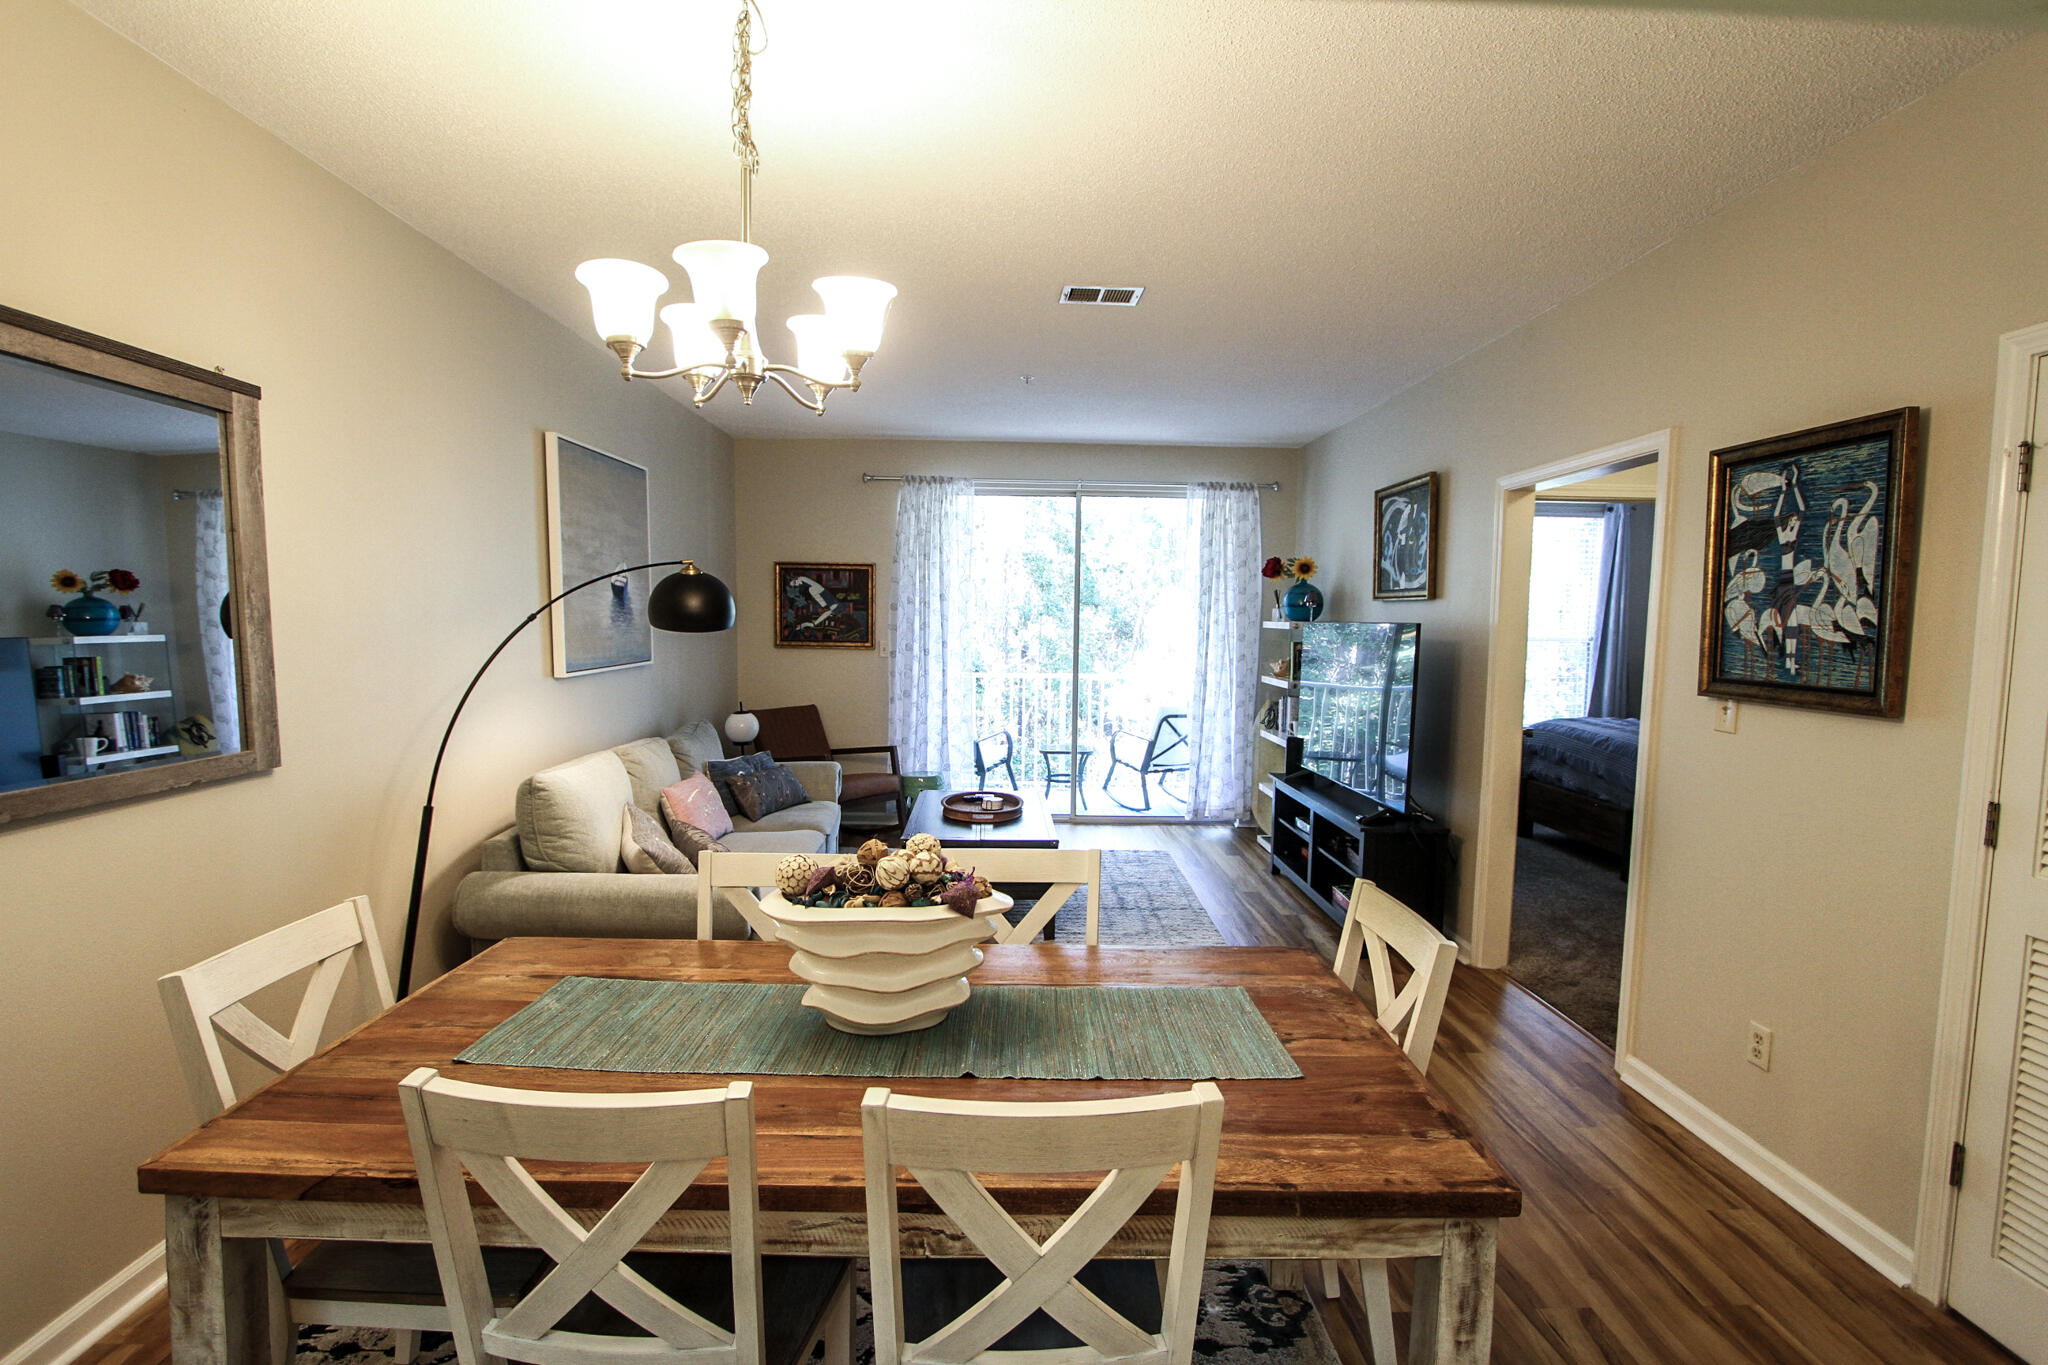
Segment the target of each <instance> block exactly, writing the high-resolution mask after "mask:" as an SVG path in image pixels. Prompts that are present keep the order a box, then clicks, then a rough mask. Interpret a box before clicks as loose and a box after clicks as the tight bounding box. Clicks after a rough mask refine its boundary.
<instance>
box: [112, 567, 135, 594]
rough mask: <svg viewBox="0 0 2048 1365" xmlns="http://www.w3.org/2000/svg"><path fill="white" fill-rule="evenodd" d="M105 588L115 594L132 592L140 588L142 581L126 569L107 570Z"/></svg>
mask: <svg viewBox="0 0 2048 1365" xmlns="http://www.w3.org/2000/svg"><path fill="white" fill-rule="evenodd" d="M107 586H108V587H110V588H112V589H113V590H114V591H115V592H134V591H135V590H136V589H137V588H139V587H141V586H142V580H141V579H139V578H137V577H136V576H135V575H134V574H132V573H129V572H128V571H127V570H126V569H109V570H107Z"/></svg>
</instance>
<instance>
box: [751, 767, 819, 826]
mask: <svg viewBox="0 0 2048 1365" xmlns="http://www.w3.org/2000/svg"><path fill="white" fill-rule="evenodd" d="M732 794H733V799H735V800H736V801H738V802H739V803H740V809H741V810H742V811H744V812H745V813H746V816H747V818H748V819H749V820H759V819H760V818H761V817H762V816H764V815H771V814H773V813H774V812H776V811H779V810H788V809H789V808H790V807H791V806H801V805H803V804H804V803H805V802H806V801H809V800H810V799H811V794H810V793H809V792H807V791H805V790H804V784H803V783H801V782H799V781H797V780H796V774H795V773H793V772H791V771H790V770H789V769H787V768H785V767H783V766H782V765H781V764H780V763H771V764H769V765H768V766H767V767H765V768H762V769H760V770H759V771H757V772H742V773H734V774H733V775H732Z"/></svg>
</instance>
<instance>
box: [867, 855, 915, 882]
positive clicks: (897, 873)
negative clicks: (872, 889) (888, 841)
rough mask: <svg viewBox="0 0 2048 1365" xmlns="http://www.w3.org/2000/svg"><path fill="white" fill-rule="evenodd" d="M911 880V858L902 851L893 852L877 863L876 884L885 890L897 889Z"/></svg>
mask: <svg viewBox="0 0 2048 1365" xmlns="http://www.w3.org/2000/svg"><path fill="white" fill-rule="evenodd" d="M909 880H910V860H909V859H908V858H906V857H904V856H903V855H902V854H900V853H891V854H890V855H889V856H888V857H886V858H884V859H882V860H881V861H880V862H878V863H876V864H875V885H876V886H879V887H881V888H882V889H883V890H884V891H895V890H898V889H899V888H901V887H902V886H903V885H904V883H906V882H908V881H909Z"/></svg>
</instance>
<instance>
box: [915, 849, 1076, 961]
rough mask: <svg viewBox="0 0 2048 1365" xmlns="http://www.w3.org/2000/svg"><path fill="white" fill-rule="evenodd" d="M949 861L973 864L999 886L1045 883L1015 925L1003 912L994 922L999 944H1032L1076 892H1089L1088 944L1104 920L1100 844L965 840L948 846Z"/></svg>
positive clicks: (972, 866) (963, 864) (968, 866)
mask: <svg viewBox="0 0 2048 1365" xmlns="http://www.w3.org/2000/svg"><path fill="white" fill-rule="evenodd" d="M946 857H947V859H948V860H949V861H951V862H954V863H957V864H959V865H960V866H961V867H965V868H969V869H971V870H973V871H975V872H977V873H979V874H981V875H982V876H984V877H986V878H988V879H989V881H990V882H991V883H992V884H994V885H995V886H997V887H998V888H1003V889H1007V888H1008V887H1009V886H1010V885H1013V884H1015V883H1018V882H1027V883H1032V882H1044V883H1046V890H1045V894H1044V895H1042V896H1040V897H1039V898H1038V903H1037V904H1036V905H1034V906H1032V907H1031V909H1029V910H1028V911H1026V912H1024V913H1023V914H1022V915H1017V916H1015V920H1016V922H1015V923H1014V924H1013V923H1011V922H1010V921H1009V920H1005V919H1004V918H1002V917H1001V916H996V917H995V918H994V919H992V920H991V921H990V927H991V928H993V929H994V930H995V931H996V942H998V943H1029V942H1030V941H1031V940H1032V939H1034V938H1037V937H1038V932H1039V930H1041V929H1043V928H1045V923H1046V921H1047V920H1049V919H1051V918H1052V917H1053V916H1054V915H1056V914H1058V913H1059V910H1060V907H1061V906H1063V905H1065V904H1066V903H1067V902H1068V901H1069V900H1071V899H1072V898H1073V897H1074V896H1075V895H1077V894H1082V893H1085V894H1086V895H1087V897H1088V936H1087V943H1088V946H1089V947H1090V948H1093V947H1095V946H1096V939H1097V937H1098V933H1099V930H1100V928H1101V923H1102V850H1101V849H1099V848H975V847H973V846H972V845H969V844H961V845H958V846H956V847H953V848H949V849H947V850H946Z"/></svg>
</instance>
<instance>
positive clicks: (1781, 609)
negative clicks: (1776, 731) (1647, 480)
mask: <svg viewBox="0 0 2048 1365" xmlns="http://www.w3.org/2000/svg"><path fill="white" fill-rule="evenodd" d="M1712 477H1713V485H1712V489H1711V491H1710V493H1709V509H1710V510H1709V512H1708V523H1707V527H1708V534H1707V569H1706V587H1705V593H1704V600H1703V601H1702V603H1701V607H1700V694H1701V695H1702V696H1716V697H1740V698H1744V699H1747V700H1751V701H1766V702H1777V703H1780V704H1783V705H1786V706H1810V707H1817V708H1820V709H1822V710H1828V711H1848V712H1853V713H1856V714H1859V715H1866V716H1886V717H1890V718H1892V719H1897V718H1898V717H1899V716H1901V715H1903V714H1904V713H1905V709H1906V650H1907V639H1908V632H1909V629H1910V627H1911V624H1912V613H1913V550H1914V542H1915V536H1916V533H1917V530H1918V522H1919V514H1920V410H1919V409H1918V408H1899V409H1897V410H1895V411H1892V412H1879V413H1873V414H1871V415H1870V416H1868V417H1859V418H1856V419H1855V420H1854V421H1849V422H1836V423H1833V424H1832V425H1829V426H1824V427H1814V428H1813V429H1812V430H1809V431H1795V432H1793V433H1791V434H1790V435H1787V436H1774V437H1772V438H1770V439H1769V440H1766V441H1752V442H1750V443H1749V444H1747V445H1739V446H1729V447H1727V448H1726V449H1723V450H1717V451H1715V452H1714V453H1713V476H1712Z"/></svg>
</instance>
